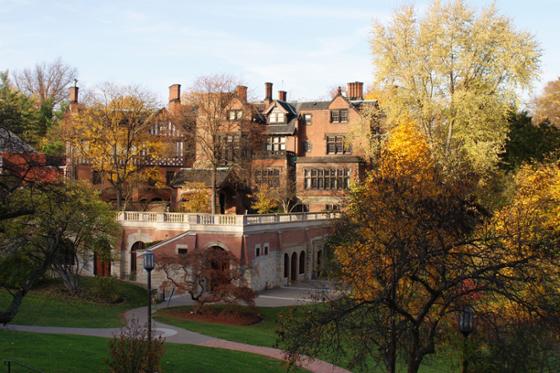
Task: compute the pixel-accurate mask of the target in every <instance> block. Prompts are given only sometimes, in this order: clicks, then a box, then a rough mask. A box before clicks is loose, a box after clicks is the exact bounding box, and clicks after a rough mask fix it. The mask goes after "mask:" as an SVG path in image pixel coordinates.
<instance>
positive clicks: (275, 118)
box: [268, 111, 286, 123]
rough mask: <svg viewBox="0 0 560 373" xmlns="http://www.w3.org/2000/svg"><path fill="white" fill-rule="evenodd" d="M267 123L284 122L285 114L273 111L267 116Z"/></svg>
mask: <svg viewBox="0 0 560 373" xmlns="http://www.w3.org/2000/svg"><path fill="white" fill-rule="evenodd" d="M268 122H269V123H286V115H285V114H284V113H282V112H281V111H273V112H272V113H270V115H269V117H268Z"/></svg>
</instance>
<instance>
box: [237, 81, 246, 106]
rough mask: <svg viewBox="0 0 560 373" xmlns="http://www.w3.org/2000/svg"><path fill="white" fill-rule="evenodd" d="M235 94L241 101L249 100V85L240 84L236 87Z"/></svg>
mask: <svg viewBox="0 0 560 373" xmlns="http://www.w3.org/2000/svg"><path fill="white" fill-rule="evenodd" d="M235 94H236V95H237V97H238V98H239V99H240V100H241V101H243V102H247V87H245V86H244V85H238V86H237V87H235Z"/></svg>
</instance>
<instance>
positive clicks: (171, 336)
mask: <svg viewBox="0 0 560 373" xmlns="http://www.w3.org/2000/svg"><path fill="white" fill-rule="evenodd" d="M306 290H307V289H299V290H298V289H289V288H286V289H274V290H270V291H268V292H266V294H262V295H260V296H258V297H257V299H256V303H257V306H260V307H280V306H288V305H298V304H302V303H307V302H309V301H311V299H310V295H309V292H308V291H306ZM189 304H192V302H191V301H190V299H188V298H187V297H185V296H180V297H175V298H174V299H173V300H172V301H171V302H170V303H169V304H168V303H167V302H164V303H161V304H159V305H156V306H154V307H153V310H152V311H156V310H158V309H162V308H167V307H175V306H180V305H189ZM147 313H148V310H147V307H140V308H135V309H132V310H129V311H127V312H126V313H125V318H126V319H127V320H132V319H136V320H138V321H139V322H140V323H141V324H144V323H145V322H146V320H147ZM152 322H153V330H154V334H156V335H163V336H165V340H166V342H169V343H178V344H191V345H197V346H206V347H214V348H223V349H226V350H235V351H242V352H249V353H253V354H257V355H262V356H266V357H269V358H272V359H278V360H285V355H284V352H283V351H282V350H279V349H276V348H271V347H262V346H254V345H249V344H245V343H239V342H232V341H227V340H224V339H220V338H214V337H210V336H206V335H203V334H199V333H195V332H191V331H189V330H186V329H183V328H179V327H176V326H172V325H168V324H164V323H162V322H159V321H155V320H153V321H152ZM0 329H4V330H14V331H22V332H32V333H44V334H73V335H84V336H94V337H106V338H111V337H113V336H114V335H118V334H119V333H120V328H67V327H54V326H33V325H7V326H4V327H2V326H0ZM298 366H300V367H302V368H304V369H307V370H309V371H311V372H317V373H349V371H348V370H346V369H343V368H340V367H337V366H336V365H333V364H331V363H328V362H326V361H322V360H318V359H311V358H308V357H304V358H303V359H302V360H301V361H300V362H298Z"/></svg>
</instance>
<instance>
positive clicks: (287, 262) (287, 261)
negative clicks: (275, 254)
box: [284, 254, 290, 278]
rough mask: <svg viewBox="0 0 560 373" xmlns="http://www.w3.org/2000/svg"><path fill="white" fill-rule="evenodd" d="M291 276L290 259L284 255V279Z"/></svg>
mask: <svg viewBox="0 0 560 373" xmlns="http://www.w3.org/2000/svg"><path fill="white" fill-rule="evenodd" d="M289 274H290V257H289V256H288V254H284V278H288V276H289Z"/></svg>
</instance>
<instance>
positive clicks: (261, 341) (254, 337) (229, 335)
mask: <svg viewBox="0 0 560 373" xmlns="http://www.w3.org/2000/svg"><path fill="white" fill-rule="evenodd" d="M210 307H223V306H219V305H211V306H210ZM299 307H302V306H299ZM303 307H317V306H316V305H314V306H303ZM289 308H291V307H274V308H271V307H261V308H259V309H258V311H259V314H260V315H261V316H262V317H263V321H261V322H260V323H258V324H253V325H248V326H238V325H223V324H217V323H209V322H199V321H191V320H184V319H180V318H177V317H174V316H173V315H172V314H169V313H168V312H166V310H159V311H158V312H157V314H156V319H157V320H160V321H162V322H165V323H167V324H171V325H175V326H178V327H181V328H184V329H188V330H192V331H195V332H198V333H201V334H205V335H210V336H213V337H217V338H222V339H227V340H230V341H236V342H243V343H247V344H252V345H259V346H271V347H275V344H276V340H277V336H276V320H277V319H278V317H279V315H280V314H281V313H283V312H285V311H286V310H288V309H289ZM170 310H172V311H185V312H188V311H190V310H191V307H190V306H185V307H174V308H170ZM320 358H322V359H324V360H327V361H331V362H333V363H334V364H337V365H340V366H348V363H349V361H348V360H347V359H344V358H342V359H340V360H338V359H333V357H332V356H320ZM335 360H336V361H335ZM459 362H460V354H457V353H455V352H451V353H443V352H442V353H440V354H438V355H436V356H428V357H426V358H425V359H424V361H423V363H422V366H421V368H420V372H422V373H440V372H454V371H459V370H460V367H459ZM369 366H370V367H369V370H368V372H379V373H382V372H386V369H385V368H384V366H383V364H382V363H379V364H370V365H369ZM398 369H399V372H400V371H402V372H406V365H405V364H403V363H401V364H399V367H398Z"/></svg>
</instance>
